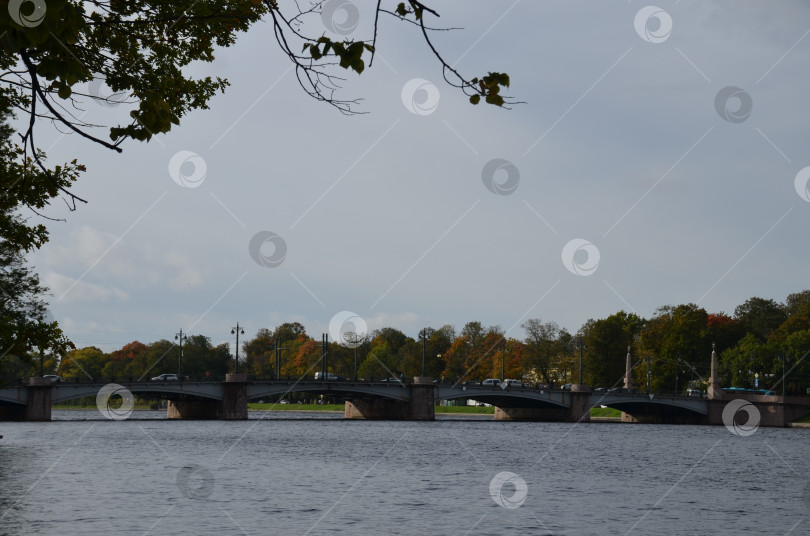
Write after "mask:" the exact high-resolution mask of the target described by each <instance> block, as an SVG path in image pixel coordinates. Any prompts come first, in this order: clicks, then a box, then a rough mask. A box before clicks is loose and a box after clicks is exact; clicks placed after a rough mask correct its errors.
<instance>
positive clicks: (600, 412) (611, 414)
mask: <svg viewBox="0 0 810 536" xmlns="http://www.w3.org/2000/svg"><path fill="white" fill-rule="evenodd" d="M621 416H622V412H621V411H619V410H618V409H613V408H591V417H601V418H615V419H619V418H621Z"/></svg>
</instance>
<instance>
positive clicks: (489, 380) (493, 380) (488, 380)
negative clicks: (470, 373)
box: [481, 378, 501, 386]
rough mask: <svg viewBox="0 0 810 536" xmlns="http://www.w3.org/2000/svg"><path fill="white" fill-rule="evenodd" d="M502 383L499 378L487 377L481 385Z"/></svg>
mask: <svg viewBox="0 0 810 536" xmlns="http://www.w3.org/2000/svg"><path fill="white" fill-rule="evenodd" d="M500 384H501V380H499V379H498V378H487V379H486V380H484V381H482V382H481V385H489V386H494V385H500Z"/></svg>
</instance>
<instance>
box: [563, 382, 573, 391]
mask: <svg viewBox="0 0 810 536" xmlns="http://www.w3.org/2000/svg"><path fill="white" fill-rule="evenodd" d="M571 385H573V384H570V383H566V384H565V385H563V386H562V389H563V391H570V390H571Z"/></svg>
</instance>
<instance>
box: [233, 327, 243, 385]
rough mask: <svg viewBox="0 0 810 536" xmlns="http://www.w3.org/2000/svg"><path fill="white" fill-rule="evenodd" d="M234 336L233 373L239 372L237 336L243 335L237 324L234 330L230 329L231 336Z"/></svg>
mask: <svg viewBox="0 0 810 536" xmlns="http://www.w3.org/2000/svg"><path fill="white" fill-rule="evenodd" d="M234 333H235V334H236V361H234V364H233V371H234V373H237V372H239V334H240V333H241V334H242V335H244V334H245V330H244V329H242V328H240V327H239V322H237V323H236V327H235V328H231V335H233V334H234Z"/></svg>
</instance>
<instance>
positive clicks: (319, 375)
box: [315, 372, 343, 381]
mask: <svg viewBox="0 0 810 536" xmlns="http://www.w3.org/2000/svg"><path fill="white" fill-rule="evenodd" d="M315 379H316V380H327V381H337V380H342V379H343V378H341V377H340V376H338V375H337V374H332V373H331V372H327V373H326V374H324V373H323V372H316V373H315Z"/></svg>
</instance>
